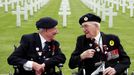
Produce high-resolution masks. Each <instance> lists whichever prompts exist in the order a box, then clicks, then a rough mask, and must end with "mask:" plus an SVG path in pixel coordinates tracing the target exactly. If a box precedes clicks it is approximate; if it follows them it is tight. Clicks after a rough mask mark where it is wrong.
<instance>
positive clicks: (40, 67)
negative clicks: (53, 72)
mask: <svg viewBox="0 0 134 75" xmlns="http://www.w3.org/2000/svg"><path fill="white" fill-rule="evenodd" d="M44 67H45V64H44V63H43V64H38V63H36V62H33V69H34V70H35V73H36V75H41V74H42V72H44V71H45V69H44Z"/></svg>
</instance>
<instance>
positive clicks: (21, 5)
mask: <svg viewBox="0 0 134 75" xmlns="http://www.w3.org/2000/svg"><path fill="white" fill-rule="evenodd" d="M0 2H1V4H7V5H6V8H7V9H6V10H5V11H6V12H8V5H9V4H11V7H12V9H13V10H12V14H15V15H16V26H17V27H20V26H21V15H23V16H24V20H26V21H27V20H28V14H29V13H30V16H33V14H34V12H37V11H38V10H39V9H40V8H41V7H43V6H44V5H45V4H47V3H48V2H49V0H10V1H8V0H5V2H3V3H2V1H0ZM6 2H7V3H6ZM28 11H29V13H28Z"/></svg>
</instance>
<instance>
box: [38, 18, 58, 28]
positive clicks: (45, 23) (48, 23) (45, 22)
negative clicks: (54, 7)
mask: <svg viewBox="0 0 134 75" xmlns="http://www.w3.org/2000/svg"><path fill="white" fill-rule="evenodd" d="M57 24H58V22H57V20H55V19H52V18H50V17H43V18H41V19H39V20H38V21H37V22H36V27H37V29H39V28H44V29H50V28H53V27H55V26H56V25H57Z"/></svg>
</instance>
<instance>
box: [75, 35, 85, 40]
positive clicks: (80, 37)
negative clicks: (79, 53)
mask: <svg viewBox="0 0 134 75" xmlns="http://www.w3.org/2000/svg"><path fill="white" fill-rule="evenodd" d="M84 38H86V36H85V35H80V36H78V37H77V39H79V40H80V39H84Z"/></svg>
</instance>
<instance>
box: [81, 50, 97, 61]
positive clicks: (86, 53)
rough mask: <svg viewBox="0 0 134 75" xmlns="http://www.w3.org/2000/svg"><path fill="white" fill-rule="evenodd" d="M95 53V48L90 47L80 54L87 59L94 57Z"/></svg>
mask: <svg viewBox="0 0 134 75" xmlns="http://www.w3.org/2000/svg"><path fill="white" fill-rule="evenodd" d="M94 53H95V50H94V49H88V50H86V51H84V52H83V53H82V54H81V55H80V57H81V60H83V59H87V58H93V56H94Z"/></svg>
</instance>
